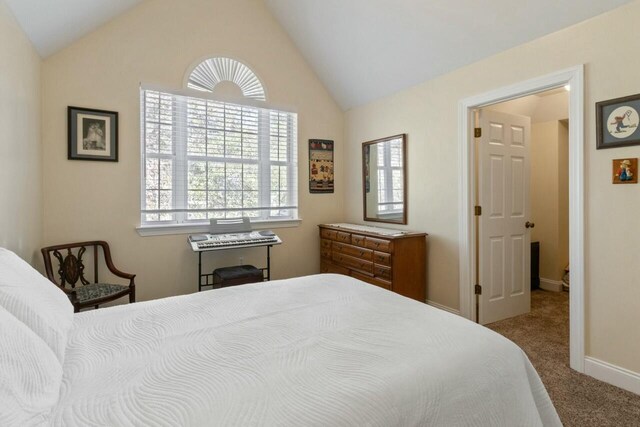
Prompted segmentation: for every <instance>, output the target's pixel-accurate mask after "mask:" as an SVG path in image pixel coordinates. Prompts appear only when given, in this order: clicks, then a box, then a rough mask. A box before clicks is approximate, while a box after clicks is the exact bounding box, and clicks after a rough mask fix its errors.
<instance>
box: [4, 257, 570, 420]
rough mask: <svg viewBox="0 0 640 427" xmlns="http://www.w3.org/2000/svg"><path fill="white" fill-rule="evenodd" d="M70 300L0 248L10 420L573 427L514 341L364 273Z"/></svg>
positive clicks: (6, 406) (6, 396)
mask: <svg viewBox="0 0 640 427" xmlns="http://www.w3.org/2000/svg"><path fill="white" fill-rule="evenodd" d="M54 291H55V292H54ZM25 295H26V297H25ZM65 299H66V297H65V296H64V295H63V294H62V292H60V291H59V290H58V289H57V288H56V287H55V286H53V285H51V284H50V283H49V282H47V281H46V279H44V278H43V277H42V276H41V275H39V274H38V273H37V272H36V271H35V270H33V269H31V267H29V266H28V265H27V264H26V263H24V262H23V261H21V260H20V259H19V258H18V257H17V256H15V255H13V254H12V253H10V252H9V251H6V250H0V334H2V337H1V338H2V340H3V342H4V343H7V345H5V346H3V347H2V348H1V349H0V370H1V371H2V372H3V381H2V383H1V384H0V400H2V401H3V404H2V405H0V425H3V426H5V425H20V426H25V425H55V426H58V425H59V426H140V425H154V426H178V425H179V426H203V425H216V426H218V425H229V426H238V425H243V426H244V425H247V426H253V425H266V426H272V425H278V426H363V425H370V426H417V425H433V426H514V425H518V426H539V425H545V426H556V425H561V424H560V421H559V418H558V416H557V414H556V411H555V409H554V407H553V405H552V403H551V401H550V400H549V397H548V395H547V392H546V390H545V388H544V386H543V385H542V383H541V381H540V379H539V377H538V375H537V373H536V371H535V370H534V368H533V367H532V366H531V364H530V363H529V360H528V359H527V357H526V355H525V354H524V353H523V352H522V350H521V349H520V348H518V347H517V346H516V345H515V344H513V343H512V342H511V341H509V340H507V339H506V338H504V337H502V336H500V335H498V334H496V333H494V332H492V331H490V330H488V329H486V328H484V327H481V326H478V325H476V324H474V323H472V322H469V321H467V320H465V319H463V318H460V317H458V316H455V315H453V314H450V313H447V312H444V311H441V310H438V309H435V308H432V307H429V306H427V305H425V304H422V303H419V302H416V301H413V300H410V299H408V298H404V297H402V296H399V295H397V294H394V293H392V292H389V291H386V290H384V289H381V288H377V287H375V286H373V285H369V284H366V283H364V282H361V281H358V280H355V279H352V278H350V277H346V276H340V275H332V274H324V275H315V276H308V277H301V278H296V279H289V280H278V281H272V282H269V283H260V284H252V285H243V286H237V287H232V288H224V289H219V290H214V291H205V292H201V293H197V294H192V295H184V296H177V297H172V298H165V299H161V300H155V301H148V302H142V303H136V304H131V305H123V306H117V307H112V308H104V309H100V310H94V311H89V312H83V313H79V314H76V315H74V314H73V308H72V307H71V305H70V304H69V303H68V300H67V301H65Z"/></svg>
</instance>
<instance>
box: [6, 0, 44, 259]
mask: <svg viewBox="0 0 640 427" xmlns="http://www.w3.org/2000/svg"><path fill="white" fill-rule="evenodd" d="M40 67H41V60H40V57H39V56H38V54H37V53H36V51H35V49H34V48H33V46H32V45H31V43H30V42H29V40H28V39H27V37H26V35H25V34H24V33H23V31H22V30H21V28H20V26H19V25H18V23H17V22H16V20H15V19H14V17H13V15H12V14H11V12H10V11H9V9H8V7H7V6H6V4H5V3H4V1H2V0H0V246H1V247H5V248H8V249H11V250H13V251H14V252H16V253H17V254H18V255H20V256H21V257H22V258H24V259H26V260H27V261H29V262H31V263H32V264H33V263H36V264H37V263H39V260H40V256H39V252H38V249H39V247H40V242H41V239H42V170H41V154H42V153H41V151H42V148H41V144H40V100H41V96H40Z"/></svg>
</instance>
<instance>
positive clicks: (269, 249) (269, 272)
mask: <svg viewBox="0 0 640 427" xmlns="http://www.w3.org/2000/svg"><path fill="white" fill-rule="evenodd" d="M269 280H271V245H268V246H267V282H268V281H269Z"/></svg>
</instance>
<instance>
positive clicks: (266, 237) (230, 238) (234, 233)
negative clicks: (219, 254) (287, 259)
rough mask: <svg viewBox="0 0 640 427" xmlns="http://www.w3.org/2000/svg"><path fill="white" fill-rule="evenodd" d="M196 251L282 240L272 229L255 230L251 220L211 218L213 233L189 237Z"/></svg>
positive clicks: (276, 243) (275, 243) (270, 243)
mask: <svg viewBox="0 0 640 427" xmlns="http://www.w3.org/2000/svg"><path fill="white" fill-rule="evenodd" d="M187 240H188V242H189V244H190V245H191V249H192V250H193V251H194V252H201V251H215V250H222V249H235V248H248V247H254V246H272V245H279V244H280V243H282V240H280V238H279V237H278V236H277V235H276V234H275V233H274V232H273V231H271V230H264V231H253V230H252V229H251V220H250V219H249V218H241V219H234V220H219V219H212V220H211V233H207V234H195V235H192V236H189V238H188V239H187Z"/></svg>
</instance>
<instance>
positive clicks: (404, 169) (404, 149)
mask: <svg viewBox="0 0 640 427" xmlns="http://www.w3.org/2000/svg"><path fill="white" fill-rule="evenodd" d="M398 138H402V187H403V188H402V192H403V194H402V199H403V200H402V204H403V209H402V221H388V220H384V219H379V218H370V217H367V189H366V178H367V177H366V171H365V168H364V165H365V157H364V156H365V147H367V146H370V145H373V144H378V143H381V142H386V141H391V140H393V139H398ZM407 163H408V162H407V134H406V133H401V134H398V135H393V136H388V137H386V138H380V139H374V140H372V141H367V142H363V143H362V217H363V218H364V220H365V221H371V222H383V223H386V224H398V225H407V206H408V203H407V202H408V200H407V194H408V192H407Z"/></svg>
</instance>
